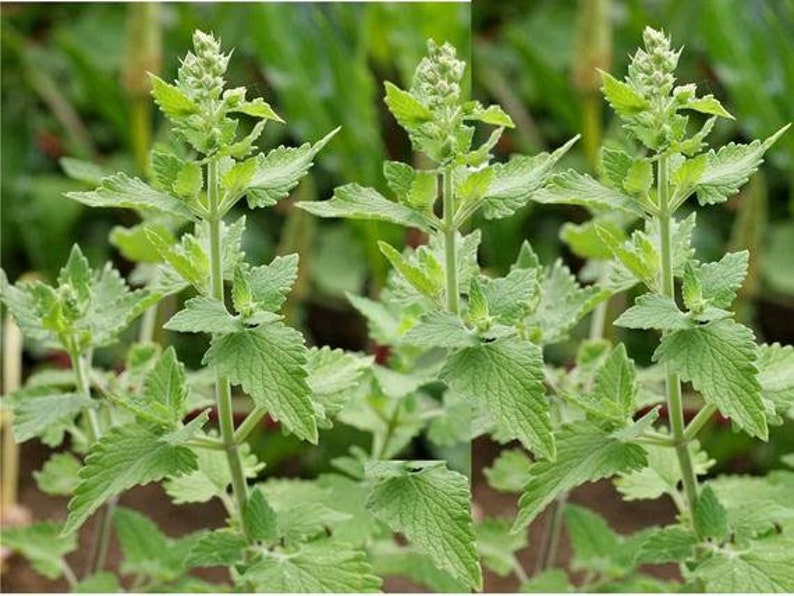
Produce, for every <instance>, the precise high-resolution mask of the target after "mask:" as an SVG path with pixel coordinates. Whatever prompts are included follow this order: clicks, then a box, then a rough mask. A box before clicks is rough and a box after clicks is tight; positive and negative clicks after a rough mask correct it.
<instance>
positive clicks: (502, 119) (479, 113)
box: [466, 105, 516, 128]
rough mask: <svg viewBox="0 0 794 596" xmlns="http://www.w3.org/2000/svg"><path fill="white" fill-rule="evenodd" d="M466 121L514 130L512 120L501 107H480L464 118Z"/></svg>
mask: <svg viewBox="0 0 794 596" xmlns="http://www.w3.org/2000/svg"><path fill="white" fill-rule="evenodd" d="M466 120H477V121H479V122H482V123H484V124H493V125H494V126H504V127H505V128H515V126H516V125H515V123H514V122H513V119H512V118H511V117H510V116H509V115H508V114H507V112H505V111H504V110H503V109H502V108H501V106H497V105H490V106H488V107H487V108H485V109H483V108H482V107H480V108H479V109H477V110H474V112H472V113H471V114H469V115H467V116H466Z"/></svg>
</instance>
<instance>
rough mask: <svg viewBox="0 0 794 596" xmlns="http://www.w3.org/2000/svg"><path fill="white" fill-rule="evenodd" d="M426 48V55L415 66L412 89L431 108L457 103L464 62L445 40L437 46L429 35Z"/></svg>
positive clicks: (464, 66)
mask: <svg viewBox="0 0 794 596" xmlns="http://www.w3.org/2000/svg"><path fill="white" fill-rule="evenodd" d="M427 49H428V55H427V57H425V58H423V59H422V61H421V62H420V63H419V66H418V67H417V69H416V74H415V75H414V80H413V83H412V85H411V93H412V94H413V95H414V96H416V97H418V98H420V99H421V100H422V101H423V102H424V103H425V105H427V107H428V108H430V109H431V110H433V111H436V110H438V109H440V108H444V107H453V106H457V105H458V103H460V81H461V79H462V78H463V73H464V71H465V69H466V64H465V63H464V62H462V61H461V60H458V59H457V57H456V54H455V48H454V47H452V46H451V45H450V44H448V43H445V44H444V45H442V46H438V45H436V43H435V42H434V41H433V40H432V39H431V40H429V41H428V42H427Z"/></svg>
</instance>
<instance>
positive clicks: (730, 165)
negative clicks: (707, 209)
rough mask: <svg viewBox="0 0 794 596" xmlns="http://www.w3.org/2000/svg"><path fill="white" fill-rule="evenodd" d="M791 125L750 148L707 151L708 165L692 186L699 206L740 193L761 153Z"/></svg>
mask: <svg viewBox="0 0 794 596" xmlns="http://www.w3.org/2000/svg"><path fill="white" fill-rule="evenodd" d="M789 126H791V124H787V125H786V126H784V127H783V128H781V129H780V130H778V131H777V132H776V133H775V134H773V135H772V136H770V137H769V138H768V139H766V140H765V141H764V142H761V141H757V140H756V141H753V142H752V143H750V144H749V145H737V144H735V143H729V144H727V145H725V146H723V147H721V148H720V150H719V151H718V152H716V153H715V152H714V151H713V150H712V151H709V153H708V163H707V165H706V169H705V170H704V172H703V175H702V176H701V177H700V181H699V182H698V184H697V186H696V187H695V189H696V191H697V197H698V202H699V203H700V204H701V205H713V204H715V203H723V202H725V201H727V200H728V199H729V198H730V197H732V196H733V195H735V194H736V193H737V192H739V189H740V188H741V187H742V186H744V185H745V183H747V181H748V180H749V178H750V176H752V175H753V174H754V173H755V171H756V170H757V169H758V166H760V165H761V163H762V162H763V161H764V153H766V151H767V150H768V149H769V148H770V147H771V146H772V145H773V144H774V143H775V141H777V140H778V139H779V138H780V137H781V136H782V135H783V133H784V132H786V130H788V128H789Z"/></svg>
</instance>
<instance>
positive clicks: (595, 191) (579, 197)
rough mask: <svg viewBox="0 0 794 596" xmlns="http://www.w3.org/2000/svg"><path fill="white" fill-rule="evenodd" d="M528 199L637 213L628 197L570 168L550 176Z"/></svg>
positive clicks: (634, 205)
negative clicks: (544, 184) (545, 183)
mask: <svg viewBox="0 0 794 596" xmlns="http://www.w3.org/2000/svg"><path fill="white" fill-rule="evenodd" d="M532 200H533V201H537V202H538V203H545V204H563V205H581V206H582V207H587V208H588V209H590V210H591V211H595V212H598V211H615V210H618V211H623V212H625V213H629V214H631V215H639V214H640V213H641V210H640V209H639V207H638V206H637V205H636V204H635V201H634V199H632V198H631V197H629V196H627V195H624V194H623V193H621V192H619V191H617V190H615V189H612V188H609V187H607V186H604V185H603V184H601V183H600V182H598V181H597V180H595V179H593V178H591V177H590V176H588V175H587V174H580V173H578V172H575V171H574V170H568V171H567V172H564V173H562V174H557V175H555V176H553V177H552V178H551V180H550V181H549V183H548V184H547V185H546V186H544V187H543V188H541V189H540V190H539V191H538V192H536V193H535V194H534V195H532Z"/></svg>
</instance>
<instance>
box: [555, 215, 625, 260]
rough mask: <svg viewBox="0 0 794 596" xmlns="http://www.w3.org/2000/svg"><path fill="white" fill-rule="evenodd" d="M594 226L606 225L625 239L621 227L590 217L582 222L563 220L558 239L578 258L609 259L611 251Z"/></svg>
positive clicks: (603, 219)
mask: <svg viewBox="0 0 794 596" xmlns="http://www.w3.org/2000/svg"><path fill="white" fill-rule="evenodd" d="M596 226H601V227H606V228H608V229H610V230H611V231H612V233H613V234H614V235H616V236H618V237H623V239H624V240H625V234H624V232H623V228H621V227H620V226H619V225H618V224H616V223H614V222H612V221H610V220H607V219H605V218H594V219H590V220H588V221H586V222H584V223H582V224H572V223H571V222H565V223H564V224H563V225H562V228H560V240H562V241H563V242H565V244H567V245H568V248H570V249H571V252H573V253H574V254H575V255H576V256H578V257H580V258H583V259H600V260H606V259H610V258H612V253H611V252H610V251H609V249H608V248H607V247H606V246H605V245H604V243H603V242H601V240H600V238H599V237H598V233H597V232H596Z"/></svg>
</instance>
